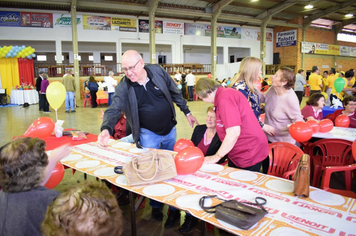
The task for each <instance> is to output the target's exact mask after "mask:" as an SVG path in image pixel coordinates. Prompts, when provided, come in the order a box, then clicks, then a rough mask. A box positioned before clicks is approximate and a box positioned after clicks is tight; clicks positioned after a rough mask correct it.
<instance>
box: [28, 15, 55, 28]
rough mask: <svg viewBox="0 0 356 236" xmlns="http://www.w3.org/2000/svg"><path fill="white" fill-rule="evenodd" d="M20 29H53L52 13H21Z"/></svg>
mask: <svg viewBox="0 0 356 236" xmlns="http://www.w3.org/2000/svg"><path fill="white" fill-rule="evenodd" d="M21 26H22V27H40V28H53V15H52V13H40V12H21Z"/></svg>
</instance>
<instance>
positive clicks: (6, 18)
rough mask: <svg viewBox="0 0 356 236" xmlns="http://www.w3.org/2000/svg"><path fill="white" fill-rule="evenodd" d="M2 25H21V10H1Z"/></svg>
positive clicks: (0, 21) (0, 20) (0, 19)
mask: <svg viewBox="0 0 356 236" xmlns="http://www.w3.org/2000/svg"><path fill="white" fill-rule="evenodd" d="M0 26H6V27H21V17H20V12H16V11H0Z"/></svg>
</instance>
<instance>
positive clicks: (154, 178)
mask: <svg viewBox="0 0 356 236" xmlns="http://www.w3.org/2000/svg"><path fill="white" fill-rule="evenodd" d="M123 170H124V174H125V176H126V180H127V184H128V185H129V186H136V185H141V184H150V183H156V182H160V181H164V180H167V179H171V178H173V177H175V176H177V170H176V166H175V163H174V159H173V156H172V154H171V153H169V152H167V151H158V152H157V151H155V152H152V153H150V154H147V155H143V156H139V157H134V158H132V160H131V161H130V162H129V163H127V164H126V165H125V166H124V168H123Z"/></svg>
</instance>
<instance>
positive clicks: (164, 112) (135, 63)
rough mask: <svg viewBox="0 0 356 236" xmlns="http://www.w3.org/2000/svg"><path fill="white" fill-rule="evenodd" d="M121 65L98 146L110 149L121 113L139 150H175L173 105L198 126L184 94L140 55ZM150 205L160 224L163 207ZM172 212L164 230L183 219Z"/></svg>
mask: <svg viewBox="0 0 356 236" xmlns="http://www.w3.org/2000/svg"><path fill="white" fill-rule="evenodd" d="M121 64H122V71H123V72H124V73H125V76H124V77H123V78H122V79H121V81H120V83H119V84H118V85H117V86H116V87H115V93H114V96H113V103H112V104H111V106H110V107H108V108H107V109H106V111H105V113H104V117H103V123H102V125H101V133H100V135H99V136H98V142H99V143H100V144H101V145H103V146H107V145H108V141H109V138H110V135H113V131H114V127H115V124H116V122H117V120H118V118H119V116H120V114H121V111H124V112H125V115H126V121H127V122H128V123H129V125H130V127H131V130H132V135H133V139H134V142H135V143H136V146H137V147H138V148H142V146H143V147H147V148H156V149H166V150H173V146H174V144H175V142H176V136H177V132H176V127H175V125H176V124H177V121H176V114H175V108H174V105H173V102H174V103H175V104H176V105H177V106H178V107H179V108H180V110H181V111H183V112H184V114H185V115H186V117H187V120H188V122H189V124H190V126H191V127H193V125H194V123H196V124H198V121H197V120H196V119H195V117H194V116H192V114H191V113H190V111H189V108H188V106H187V102H186V101H185V100H184V99H183V97H182V94H181V91H180V90H179V89H178V87H177V86H176V84H175V83H174V81H173V79H172V78H171V76H170V75H168V73H167V72H166V71H165V70H164V69H163V68H162V67H160V66H159V65H156V64H152V65H147V66H145V63H144V61H143V59H142V57H141V55H140V54H139V53H138V52H137V51H134V50H129V51H126V52H125V53H124V54H123V56H122V58H121ZM150 205H151V206H152V208H153V209H152V216H153V217H154V218H155V219H156V220H160V221H161V220H162V219H163V214H162V212H161V206H162V203H159V202H156V201H152V200H151V202H150ZM170 209H171V211H170V214H169V217H168V220H167V222H166V224H165V227H171V226H173V224H174V222H175V221H176V220H177V219H178V218H179V215H180V212H179V211H177V210H176V209H174V208H170Z"/></svg>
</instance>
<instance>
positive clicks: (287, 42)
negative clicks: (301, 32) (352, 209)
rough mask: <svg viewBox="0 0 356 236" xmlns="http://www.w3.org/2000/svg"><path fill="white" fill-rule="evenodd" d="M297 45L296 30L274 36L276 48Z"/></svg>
mask: <svg viewBox="0 0 356 236" xmlns="http://www.w3.org/2000/svg"><path fill="white" fill-rule="evenodd" d="M295 45H297V30H289V31H283V32H278V33H277V34H276V47H277V48H278V47H288V46H295Z"/></svg>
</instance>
